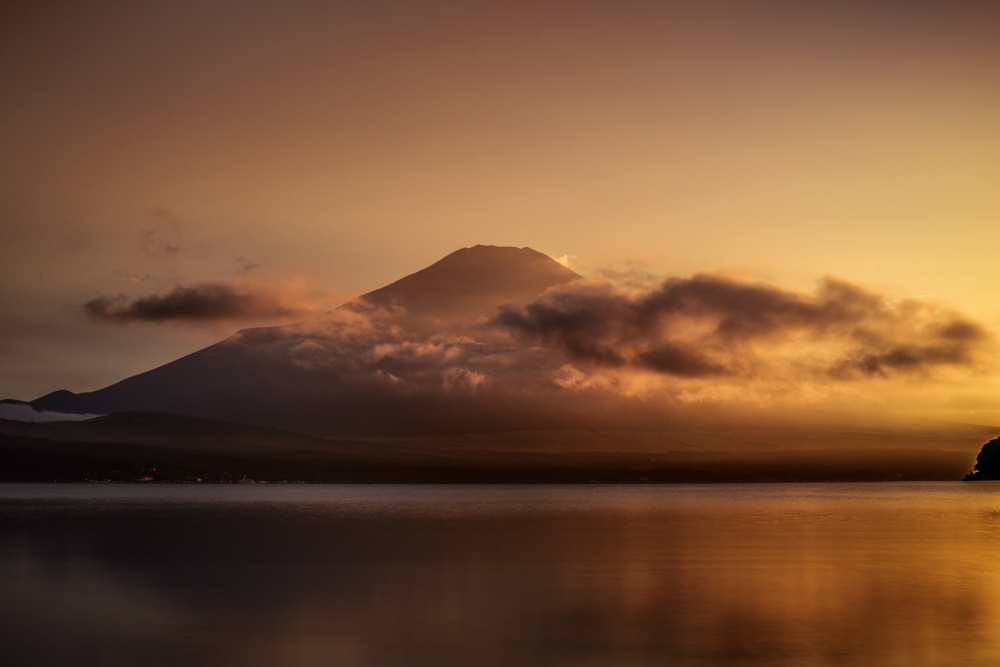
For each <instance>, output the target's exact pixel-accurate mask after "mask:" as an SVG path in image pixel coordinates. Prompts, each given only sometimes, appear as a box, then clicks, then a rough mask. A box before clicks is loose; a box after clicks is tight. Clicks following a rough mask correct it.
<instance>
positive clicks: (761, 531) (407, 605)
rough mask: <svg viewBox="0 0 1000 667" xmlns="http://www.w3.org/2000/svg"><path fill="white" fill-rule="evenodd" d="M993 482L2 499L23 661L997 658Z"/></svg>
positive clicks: (67, 488)
mask: <svg viewBox="0 0 1000 667" xmlns="http://www.w3.org/2000/svg"><path fill="white" fill-rule="evenodd" d="M998 556H1000V484H998V483H990V482H983V483H965V484H963V483H958V482H955V483H899V484H828V485H819V484H817V485H805V484H802V485H799V484H783V485H763V484H761V485H746V486H741V485H719V486H715V485H699V486H649V485H645V486H598V485H591V486H521V487H517V486H514V487H512V486H502V487H500V486H497V487H489V486H487V487H482V486H480V487H469V486H455V487H448V486H445V487H438V486H182V485H134V486H133V485H101V486H97V485H0V647H2V648H0V654H2V656H3V660H2V662H3V663H4V664H10V665H55V664H59V665H139V664H150V665H182V664H183V665H340V666H344V665H435V666H438V665H463V666H465V665H476V666H479V665H483V666H488V665H505V666H506V665H594V666H598V665H600V666H601V667H607V666H609V665H613V666H618V665H622V666H627V665H727V664H739V665H888V666H892V665H900V666H902V665H906V666H908V667H910V666H920V665H984V664H1000V558H998Z"/></svg>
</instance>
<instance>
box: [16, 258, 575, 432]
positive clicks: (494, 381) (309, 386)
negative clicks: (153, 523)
mask: <svg viewBox="0 0 1000 667" xmlns="http://www.w3.org/2000/svg"><path fill="white" fill-rule="evenodd" d="M579 278H580V276H579V275H578V274H576V273H574V272H573V271H571V270H569V269H568V268H566V267H564V266H563V265H561V264H559V263H558V262H556V261H554V260H552V259H551V258H549V257H547V256H545V255H543V254H541V253H539V252H536V251H534V250H532V249H530V248H511V247H495V246H475V247H472V248H463V249H461V250H458V251H456V252H454V253H452V254H450V255H448V256H447V257H445V258H443V259H441V260H440V261H438V262H436V263H435V264H433V265H431V266H429V267H427V268H426V269H423V270H421V271H418V272H416V273H414V274H412V275H409V276H406V277H405V278H402V279H400V280H398V281H396V282H394V283H392V284H390V285H387V286H385V287H383V288H380V289H377V290H375V291H373V292H370V293H368V294H365V295H363V296H361V297H359V298H357V299H355V300H353V301H351V302H349V303H347V304H344V305H343V306H341V307H340V308H338V309H337V310H335V311H332V312H331V313H328V314H327V315H325V316H322V317H319V318H316V319H314V320H310V321H306V322H300V323H297V324H293V325H289V326H284V327H267V328H256V329H245V330H243V331H240V332H238V333H237V334H235V335H233V336H231V337H230V338H228V339H226V340H224V341H221V342H220V343H217V344H215V345H212V346H210V347H208V348H205V349H203V350H200V351H198V352H195V353H193V354H190V355H187V356H185V357H183V358H181V359H178V360H176V361H173V362H171V363H168V364H165V365H163V366H160V367H159V368H155V369H153V370H150V371H147V372H145V373H141V374H139V375H136V376H133V377H130V378H128V379H125V380H122V381H121V382H118V383H115V384H113V385H111V386H109V387H106V388H104V389H100V390H97V391H93V392H86V393H80V394H74V393H72V392H69V391H65V390H62V391H56V392H53V393H51V394H47V395H45V396H43V397H41V398H38V399H36V400H34V401H30V404H31V406H32V407H33V408H34V409H36V410H45V411H55V412H63V413H90V414H109V413H116V412H125V411H158V412H170V413H176V414H181V415H189V416H196V417H205V418H213V419H223V420H229V421H234V422H243V423H249V424H258V425H266V426H273V427H281V428H289V429H293V430H298V431H305V432H310V433H315V434H321V435H378V434H411V433H414V434H423V433H446V432H468V431H470V430H471V431H481V430H496V429H506V428H536V427H544V426H551V425H552V424H553V418H554V416H555V417H556V421H557V422H558V421H559V420H560V419H561V420H565V419H566V415H564V414H563V413H562V408H560V407H559V406H549V405H542V404H539V403H538V401H536V400H535V398H536V396H534V395H533V394H531V393H530V392H527V393H526V392H525V391H524V390H525V388H526V385H525V383H524V381H525V378H529V377H533V378H534V379H533V380H530V381H531V382H536V381H537V377H535V376H536V375H537V370H538V369H539V368H541V367H547V366H549V365H552V364H558V363H559V362H558V360H555V359H551V358H549V357H550V356H551V355H545V354H544V353H543V352H541V351H537V350H534V351H533V350H523V349H521V348H520V347H518V346H517V345H514V344H512V343H511V342H510V341H507V340H503V339H502V338H498V337H497V336H496V335H494V333H493V332H491V331H489V327H486V326H484V323H486V322H487V321H488V319H489V318H490V317H491V316H492V315H494V314H496V313H497V312H498V309H499V308H500V307H501V306H509V307H515V308H516V307H520V306H524V305H526V304H528V303H530V302H531V301H533V300H535V299H537V298H538V297H539V296H540V295H542V294H543V293H544V292H545V291H546V290H548V289H550V288H553V287H558V286H559V285H562V284H565V283H568V282H571V281H573V280H577V279H579ZM556 367H558V366H556ZM496 369H502V370H503V371H504V372H503V373H502V374H497V373H494V371H495V370H496ZM501 375H502V376H503V377H501ZM550 384H551V383H550ZM565 402H566V401H565V399H563V403H564V404H565ZM557 403H558V401H557ZM580 409H584V410H585V408H584V407H583V406H581V408H580ZM558 415H562V416H558ZM512 417H513V420H512Z"/></svg>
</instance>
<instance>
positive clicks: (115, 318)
mask: <svg viewBox="0 0 1000 667" xmlns="http://www.w3.org/2000/svg"><path fill="white" fill-rule="evenodd" d="M286 296H287V294H286V293H285V292H283V291H282V290H279V289H274V288H268V287H264V286H255V285H251V284H240V283H235V284H234V283H224V282H199V283H194V284H192V285H187V286H181V287H176V288H174V289H173V290H171V291H170V292H167V293H166V294H154V295H151V296H145V297H140V298H138V299H132V300H129V299H127V298H126V297H124V296H117V297H109V296H101V297H98V298H96V299H92V300H90V301H88V302H87V303H85V304H84V305H83V310H84V313H86V315H87V316H88V317H90V318H91V319H93V320H97V321H102V322H115V323H119V324H124V323H128V322H195V323H198V322H212V321H219V320H266V319H280V318H289V317H297V316H300V315H302V314H303V313H304V312H306V311H305V309H304V308H303V307H302V304H301V303H298V302H295V301H290V300H288V299H287V298H285V297H286Z"/></svg>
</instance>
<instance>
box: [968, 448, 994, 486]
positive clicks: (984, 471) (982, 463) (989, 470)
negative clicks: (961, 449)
mask: <svg viewBox="0 0 1000 667" xmlns="http://www.w3.org/2000/svg"><path fill="white" fill-rule="evenodd" d="M965 479H966V481H970V480H971V481H978V480H989V479H1000V437H998V438H993V439H992V440H990V441H989V442H987V443H986V444H985V445H983V448H982V449H980V450H979V456H978V457H976V467H975V468H973V469H972V472H970V473H969V474H968V475H966V476H965Z"/></svg>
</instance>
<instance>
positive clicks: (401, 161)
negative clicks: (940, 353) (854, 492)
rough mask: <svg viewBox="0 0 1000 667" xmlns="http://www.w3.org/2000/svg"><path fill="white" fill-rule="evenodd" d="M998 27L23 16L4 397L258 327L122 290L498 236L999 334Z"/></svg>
mask: <svg viewBox="0 0 1000 667" xmlns="http://www.w3.org/2000/svg"><path fill="white" fill-rule="evenodd" d="M998 29H1000V7H998V6H997V5H994V4H992V3H981V2H953V3H931V2H810V3H801V2H762V3H743V2H698V3H662V2H627V1H626V2H603V3H602V2H565V3H547V2H524V3H516V2H504V3H457V2H405V3H403V2H400V3H390V2H368V3H347V2H345V3H327V2H280V3H279V2H263V1H262V2H161V3H135V2H104V3H102V2H95V3H85V5H84V4H81V3H44V2H42V3H39V2H32V3H20V5H19V4H18V3H5V5H4V8H3V9H2V10H0V84H2V86H3V90H4V91H5V92H4V95H3V96H2V97H0V154H2V155H3V156H4V159H3V160H2V161H0V221H2V222H0V224H2V226H3V227H2V230H3V243H0V267H2V269H0V270H2V271H3V278H4V280H3V282H2V286H0V371H2V372H0V397H8V396H10V397H16V398H22V399H30V398H35V397H36V396H38V395H41V394H43V393H47V392H48V391H51V390H55V389H60V388H66V389H70V390H73V391H87V390H91V389H96V388H98V387H101V386H104V385H106V384H108V383H110V382H113V381H115V380H118V379H121V378H123V377H125V376H128V375H131V374H134V373H137V372H140V371H143V370H146V369H148V368H151V367H153V366H156V365H159V364H162V363H164V362H167V361H170V360H172V359H174V358H176V357H178V356H180V355H182V354H185V353H187V352H190V351H193V350H194V349H197V348H199V347H201V346H204V345H206V344H209V343H211V342H214V341H215V340H218V339H219V338H220V337H221V336H223V335H225V334H226V333H227V332H228V331H230V330H231V329H230V330H227V331H219V330H216V329H206V328H193V329H192V328H179V327H176V326H169V325H168V326H149V325H134V326H111V325H100V324H96V323H92V322H89V321H87V320H86V319H85V318H84V317H83V316H82V314H81V311H80V306H81V304H83V303H85V302H86V301H88V300H91V299H94V298H96V297H99V296H102V295H114V294H119V293H121V294H126V295H129V296H140V295H145V294H151V293H159V292H164V291H166V290H168V289H171V288H173V287H175V286H177V285H182V284H188V283H192V282H195V281H227V280H241V279H246V278H247V276H252V277H253V279H254V280H271V281H273V282H274V283H275V284H276V285H287V284H297V285H307V286H308V290H311V293H319V294H329V296H328V297H327V298H328V299H329V300H330V305H336V304H337V303H339V301H338V299H340V298H341V297H342V296H343V295H345V294H352V293H360V292H365V291H368V290H370V289H373V288H376V287H379V286H381V285H383V284H386V283H388V282H390V281H392V280H395V279H396V278H399V277H401V276H402V275H404V274H408V273H412V272H413V271H415V270H418V269H420V268H423V267H424V266H426V265H428V264H430V263H432V262H433V261H436V260H437V259H439V258H441V257H442V256H444V255H446V254H447V253H449V252H451V251H452V250H455V249H457V248H459V247H463V246H470V245H474V244H476V243H491V244H498V245H516V246H530V247H532V248H535V249H537V250H539V251H542V252H545V253H548V254H550V255H553V256H561V255H567V256H569V260H570V264H571V266H573V267H574V268H575V269H577V270H578V271H581V272H583V273H594V272H597V271H598V270H600V269H602V268H607V267H617V268H621V267H623V266H626V267H631V268H633V269H637V270H640V271H644V272H649V273H653V274H656V275H661V276H666V275H689V274H691V273H694V272H697V271H716V270H724V271H726V272H728V273H730V274H738V275H741V276H751V277H754V278H757V279H765V280H768V281H770V282H773V283H775V284H778V285H782V286H784V287H787V288H790V289H798V290H812V289H813V288H814V287H815V285H816V284H817V281H819V280H820V279H821V278H822V277H824V276H827V275H832V276H836V277H840V278H842V279H845V280H849V281H851V282H852V283H856V284H860V285H864V286H866V287H868V288H871V289H873V290H876V291H878V292H880V293H883V294H886V295H888V296H889V297H892V298H903V297H911V296H921V297H924V298H928V299H933V300H935V301H938V302H940V303H942V304H944V305H945V306H947V307H949V308H956V309H958V310H959V311H961V312H962V313H964V314H965V315H966V316H968V317H970V318H972V319H974V320H976V321H978V322H980V323H982V324H983V325H984V326H985V327H987V328H988V329H991V330H992V331H993V332H994V334H996V333H1000V304H998V300H997V298H996V288H997V285H998V280H997V278H996V276H997V273H998V272H997V268H996V267H997V266H998V257H1000V188H998V183H1000V85H998V84H997V82H998V81H1000V40H997V38H996V35H997V33H998ZM303 289H306V288H303ZM331 291H332V293H331ZM241 326H245V324H244V325H241ZM234 328H235V327H234ZM997 376H998V370H997V369H995V368H989V367H984V368H982V369H981V371H980V372H979V373H978V374H976V375H974V376H970V377H965V378H962V379H960V380H953V381H952V380H949V381H948V382H949V383H951V384H949V385H948V387H946V388H938V389H937V390H936V391H946V393H945V394H942V397H943V398H942V401H943V402H949V401H950V402H951V403H950V405H951V407H949V408H947V409H946V410H945V412H946V413H947V414H946V415H945V416H949V417H951V418H963V419H965V420H967V421H973V422H980V423H983V422H986V423H990V422H991V421H992V423H1000V389H998V382H997ZM911 389H912V391H914V392H916V391H917V389H919V387H916V388H911ZM925 401H926V402H931V401H930V400H929V399H927V398H926V395H925Z"/></svg>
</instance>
